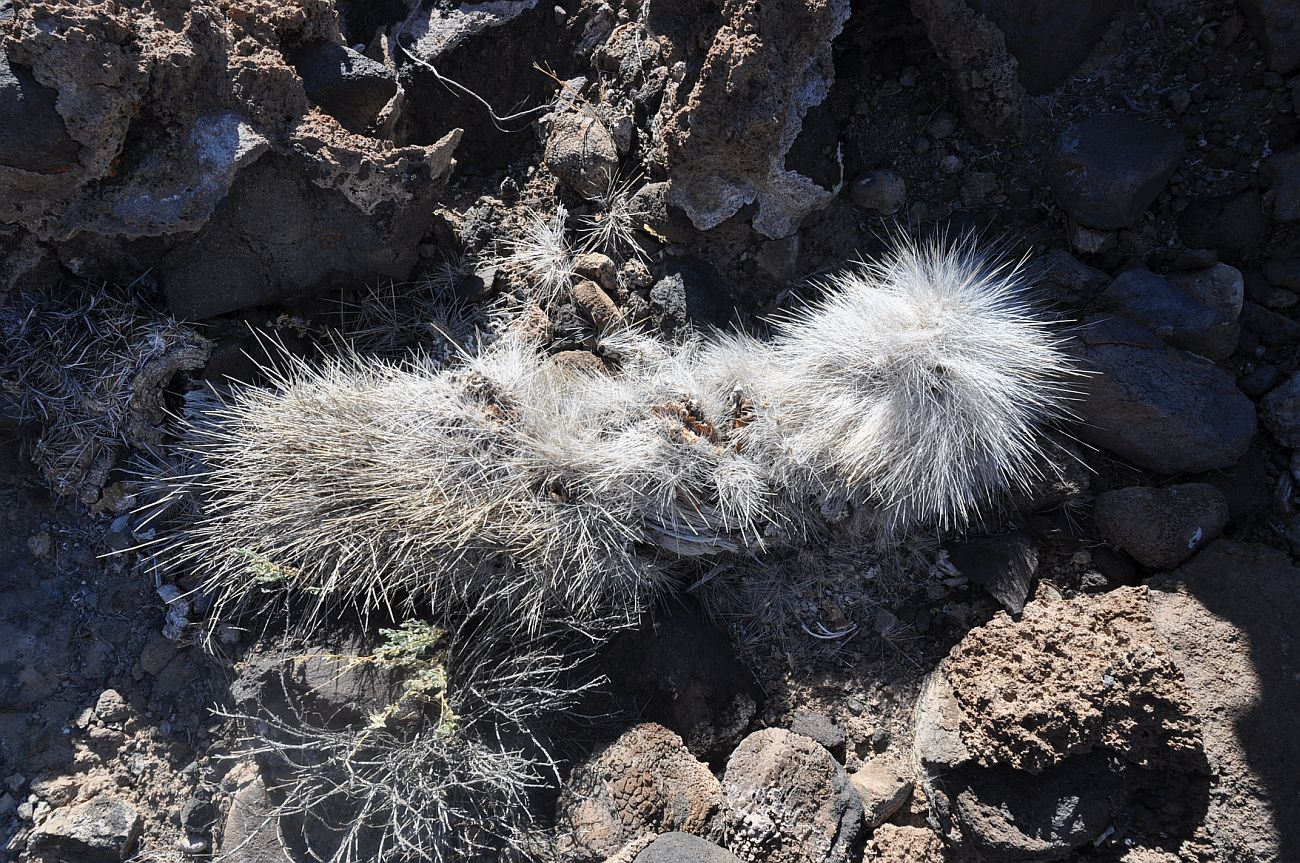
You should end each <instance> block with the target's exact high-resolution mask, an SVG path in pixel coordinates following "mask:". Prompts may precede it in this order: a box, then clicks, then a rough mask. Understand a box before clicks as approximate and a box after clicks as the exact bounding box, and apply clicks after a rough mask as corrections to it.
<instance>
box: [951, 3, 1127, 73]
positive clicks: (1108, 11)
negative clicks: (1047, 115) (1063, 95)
mask: <svg viewBox="0 0 1300 863" xmlns="http://www.w3.org/2000/svg"><path fill="white" fill-rule="evenodd" d="M968 2H969V3H970V6H971V8H972V9H974V10H975V11H977V12H979V13H980V14H981V15H984V16H985V17H986V18H988V19H990V20H991V21H993V22H994V23H995V24H997V25H998V29H1000V30H1001V31H1002V35H1003V37H1004V38H1005V39H1006V43H1007V51H1008V52H1009V53H1010V54H1011V56H1012V57H1014V58H1016V66H1017V68H1016V72H1017V74H1018V75H1019V77H1020V83H1022V84H1023V85H1024V86H1025V90H1026V92H1028V93H1029V94H1030V95H1031V96H1039V95H1042V94H1043V93H1047V92H1050V91H1051V90H1053V89H1055V87H1056V86H1057V85H1058V84H1060V83H1061V82H1062V81H1064V80H1065V79H1066V78H1067V77H1069V75H1070V73H1071V72H1073V71H1074V70H1075V69H1077V68H1078V67H1079V64H1080V63H1082V62H1083V61H1084V59H1085V58H1087V56H1088V52H1090V51H1091V50H1092V48H1093V46H1094V45H1096V44H1097V42H1098V41H1100V40H1101V37H1102V35H1104V34H1105V32H1106V27H1107V25H1109V24H1110V21H1111V19H1112V18H1113V17H1114V16H1115V12H1116V11H1117V10H1118V9H1119V8H1120V5H1121V0H1078V2H1073V3H1061V2H1059V0H968Z"/></svg>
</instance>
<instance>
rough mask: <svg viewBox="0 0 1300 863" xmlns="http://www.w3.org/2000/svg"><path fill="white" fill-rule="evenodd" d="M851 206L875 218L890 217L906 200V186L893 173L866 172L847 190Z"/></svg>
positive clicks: (882, 171) (881, 171)
mask: <svg viewBox="0 0 1300 863" xmlns="http://www.w3.org/2000/svg"><path fill="white" fill-rule="evenodd" d="M849 192H850V195H851V196H852V198H853V206H855V207H860V208H861V209H863V210H866V211H867V212H869V213H872V214H874V215H877V216H892V215H894V214H895V213H897V212H898V211H899V210H901V209H902V208H903V202H904V201H906V200H907V184H906V183H905V182H903V178H902V177H900V176H898V175H897V174H895V173H894V172H893V171H887V170H883V169H882V170H876V171H868V172H867V173H865V174H863V175H862V176H861V177H859V178H858V179H856V180H854V181H853V185H852V187H851V188H850V189H849Z"/></svg>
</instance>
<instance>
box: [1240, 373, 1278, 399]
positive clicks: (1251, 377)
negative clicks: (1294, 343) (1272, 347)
mask: <svg viewBox="0 0 1300 863" xmlns="http://www.w3.org/2000/svg"><path fill="white" fill-rule="evenodd" d="M1280 374H1281V372H1280V371H1279V370H1278V367H1277V366H1270V365H1263V366H1257V367H1256V368H1254V369H1252V370H1251V371H1249V372H1247V373H1246V374H1244V375H1242V376H1241V377H1239V378H1237V387H1238V388H1239V389H1240V390H1241V391H1242V392H1243V393H1245V394H1246V395H1248V396H1250V397H1251V398H1252V399H1258V398H1259V397H1260V396H1262V395H1264V394H1265V393H1266V392H1268V391H1269V390H1271V389H1273V386H1274V385H1275V384H1276V383H1277V379H1278V377H1279V375H1280Z"/></svg>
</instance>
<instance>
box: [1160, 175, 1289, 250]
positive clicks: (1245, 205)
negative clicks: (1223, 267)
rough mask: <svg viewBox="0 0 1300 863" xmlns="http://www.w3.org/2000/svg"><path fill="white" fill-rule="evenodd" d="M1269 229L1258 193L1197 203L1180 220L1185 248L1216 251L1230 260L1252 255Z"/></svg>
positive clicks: (1261, 199) (1247, 192)
mask: <svg viewBox="0 0 1300 863" xmlns="http://www.w3.org/2000/svg"><path fill="white" fill-rule="evenodd" d="M1266 227H1268V217H1267V216H1265V215H1264V202H1263V198H1262V197H1261V195H1260V193H1259V190H1258V189H1246V190H1245V191H1242V192H1238V193H1236V194H1235V195H1228V196H1226V197H1222V198H1208V199H1203V200H1199V201H1193V202H1192V203H1191V204H1190V205H1189V206H1188V207H1187V209H1186V210H1184V211H1183V214H1182V216H1181V217H1179V219H1178V233H1179V235H1180V236H1181V237H1182V239H1183V243H1184V244H1186V245H1188V246H1200V247H1204V248H1207V249H1216V250H1218V252H1219V254H1220V255H1221V256H1223V257H1226V258H1246V257H1249V256H1250V255H1252V254H1253V253H1254V252H1255V250H1256V249H1257V248H1258V246H1259V243H1260V241H1261V240H1262V239H1263V238H1264V229H1265V228H1266Z"/></svg>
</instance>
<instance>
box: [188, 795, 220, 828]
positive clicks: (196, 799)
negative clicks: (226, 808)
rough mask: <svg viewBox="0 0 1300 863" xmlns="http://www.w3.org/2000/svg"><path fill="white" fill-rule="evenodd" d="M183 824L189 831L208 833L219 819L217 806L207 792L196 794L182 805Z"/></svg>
mask: <svg viewBox="0 0 1300 863" xmlns="http://www.w3.org/2000/svg"><path fill="white" fill-rule="evenodd" d="M180 820H181V826H182V827H184V828H185V830H186V831H187V832H189V833H207V832H208V831H209V830H211V829H212V825H213V824H215V823H216V820H217V806H216V804H215V803H213V802H212V798H211V797H209V796H208V795H207V793H206V792H205V793H203V794H201V795H200V794H196V795H195V796H193V797H191V798H190V799H189V800H186V801H185V805H184V806H182V807H181V816H180Z"/></svg>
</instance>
